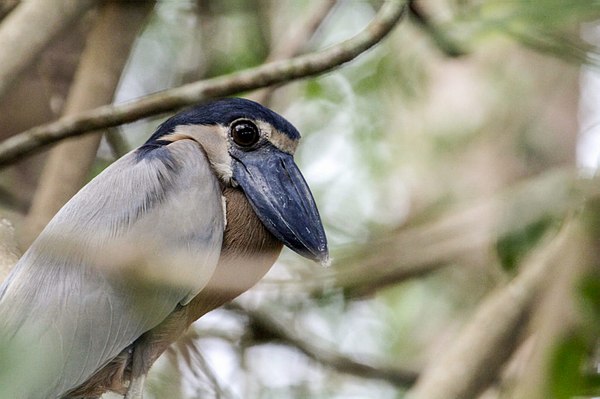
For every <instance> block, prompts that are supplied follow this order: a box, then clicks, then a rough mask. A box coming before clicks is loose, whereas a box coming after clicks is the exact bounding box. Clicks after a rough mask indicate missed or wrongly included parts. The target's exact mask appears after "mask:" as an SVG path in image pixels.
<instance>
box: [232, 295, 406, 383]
mask: <svg viewBox="0 0 600 399" xmlns="http://www.w3.org/2000/svg"><path fill="white" fill-rule="evenodd" d="M228 308H230V309H233V310H237V311H241V312H242V313H244V314H245V315H246V316H248V318H249V321H250V325H251V326H253V327H254V329H259V330H261V332H263V333H264V332H267V333H268V335H269V337H270V338H271V339H273V340H278V341H281V342H283V343H285V344H287V345H290V346H292V347H294V348H296V349H298V350H299V351H300V352H302V353H304V354H305V355H306V356H308V357H309V358H311V359H313V360H315V361H316V362H319V363H321V364H323V365H325V366H327V367H330V368H332V369H334V370H336V371H338V372H340V373H346V374H352V375H355V376H358V377H362V378H373V379H379V380H384V381H387V382H389V383H391V384H393V385H396V386H399V387H404V388H406V387H407V386H410V385H412V384H413V383H414V382H415V380H416V379H417V373H416V372H414V371H411V370H403V369H400V368H398V367H390V366H385V365H381V364H373V363H371V364H368V363H366V362H360V361H357V360H354V359H351V358H349V357H347V356H344V355H342V354H340V353H337V352H334V351H331V350H329V349H326V348H325V347H323V346H317V345H315V344H313V343H312V341H311V340H309V339H307V338H306V337H304V338H302V337H301V336H300V334H297V333H296V332H295V331H294V330H293V329H292V328H290V327H288V326H289V325H290V323H284V322H282V321H280V320H279V319H278V318H275V317H273V316H271V315H270V314H269V313H268V312H265V311H262V310H258V309H250V308H247V307H244V306H243V305H241V304H240V303H239V302H233V303H231V304H229V305H228ZM313 341H314V340H313Z"/></svg>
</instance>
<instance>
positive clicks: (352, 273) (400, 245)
mask: <svg viewBox="0 0 600 399" xmlns="http://www.w3.org/2000/svg"><path fill="white" fill-rule="evenodd" d="M597 186H598V182H597V181H593V180H587V179H579V178H578V177H577V175H576V173H575V171H573V170H571V169H566V170H553V171H550V172H547V173H544V174H542V175H541V176H536V177H534V178H532V179H529V180H527V181H524V182H522V183H520V184H519V185H517V186H515V187H512V188H510V189H509V190H507V191H505V192H501V193H499V194H498V195H496V196H494V197H491V198H485V199H482V200H479V201H474V202H469V203H468V204H466V205H465V206H461V208H460V209H456V210H453V211H448V212H446V213H445V214H443V215H441V216H440V217H439V218H437V219H435V220H433V221H430V222H427V223H422V224H418V225H412V226H407V227H404V228H402V229H400V230H398V231H395V232H391V233H389V234H386V235H384V236H382V237H375V238H373V239H371V240H369V241H368V242H367V244H365V245H364V246H361V247H358V248H348V249H347V250H346V251H341V252H342V253H341V254H340V255H339V256H337V257H336V259H335V262H334V267H332V268H330V269H326V270H323V271H321V272H319V274H318V275H317V276H316V277H315V279H314V280H313V279H309V280H308V281H307V280H303V281H302V283H301V287H302V290H303V291H307V290H308V291H309V292H311V295H313V296H316V297H319V296H323V295H324V294H325V293H326V292H328V291H330V289H331V287H332V286H333V287H336V288H337V289H342V290H343V291H344V293H345V294H346V297H351V298H359V297H364V296H368V295H371V294H372V293H373V292H376V291H377V290H380V289H384V288H386V287H390V286H393V285H395V284H398V283H400V282H402V281H405V280H408V279H412V278H418V277H421V276H423V275H426V274H429V273H431V272H434V271H436V270H439V269H441V268H443V267H445V266H448V265H451V264H455V263H457V262H459V263H460V262H461V261H462V260H464V259H465V258H468V257H470V256H473V254H477V253H480V254H482V253H488V252H489V251H490V248H491V247H493V245H494V244H495V242H496V240H497V238H498V237H499V236H503V235H507V234H511V233H513V232H515V231H519V230H521V229H523V228H525V227H526V226H528V225H530V224H532V223H535V222H536V221H539V220H540V219H542V218H556V219H557V220H558V219H561V218H563V217H564V216H565V214H566V213H567V212H568V211H569V210H572V209H574V208H575V207H577V206H579V205H581V203H582V202H583V198H585V197H586V195H592V194H595V193H596V191H597ZM507 215H514V216H512V217H510V218H509V217H507ZM354 247H356V245H355V246H354ZM324 282H325V283H324Z"/></svg>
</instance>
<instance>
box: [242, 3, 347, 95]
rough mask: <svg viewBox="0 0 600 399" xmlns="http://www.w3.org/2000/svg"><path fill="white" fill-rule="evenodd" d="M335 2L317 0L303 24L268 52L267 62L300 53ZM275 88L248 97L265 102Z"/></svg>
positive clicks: (265, 89) (268, 88)
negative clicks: (315, 5)
mask: <svg viewBox="0 0 600 399" xmlns="http://www.w3.org/2000/svg"><path fill="white" fill-rule="evenodd" d="M336 4H337V0H325V1H321V2H319V3H318V5H317V7H316V9H315V10H313V11H312V12H311V13H310V16H309V18H308V19H307V20H305V21H304V23H303V24H301V25H300V26H299V27H298V28H297V29H296V30H295V31H294V32H293V33H291V34H289V35H286V37H285V38H283V39H282V40H280V41H279V43H277V45H276V47H275V48H274V49H273V50H272V51H271V54H269V57H268V58H267V62H273V61H279V60H285V59H287V58H292V57H295V56H297V55H298V54H301V53H302V52H303V50H304V49H305V48H306V45H307V44H308V42H309V41H310V39H311V38H312V37H313V35H314V34H315V32H316V31H317V30H318V29H319V27H320V26H321V24H322V23H323V21H324V20H325V18H326V17H327V16H328V15H329V13H330V12H331V10H332V9H333V8H334V6H335V5H336ZM275 89H276V87H275V86H270V87H267V88H264V89H262V90H259V91H257V92H254V93H253V94H252V95H251V96H249V98H251V99H252V100H254V101H256V102H259V103H261V104H267V103H268V101H269V98H270V97H271V95H272V94H273V91H274V90H275Z"/></svg>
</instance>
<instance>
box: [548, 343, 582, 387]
mask: <svg viewBox="0 0 600 399" xmlns="http://www.w3.org/2000/svg"><path fill="white" fill-rule="evenodd" d="M587 358H588V345H587V342H586V340H585V339H583V337H581V336H580V335H577V334H573V335H572V336H569V337H567V338H565V339H563V341H562V342H561V343H560V344H559V345H557V347H556V348H555V350H554V353H553V355H552V359H551V362H550V368H551V369H550V377H551V379H550V381H549V385H550V386H549V388H550V392H551V393H552V398H555V399H568V398H572V397H573V396H574V395H576V394H578V393H581V392H583V391H584V390H585V388H586V380H585V378H584V376H583V374H582V372H581V371H582V368H583V366H584V365H585V362H586V359H587Z"/></svg>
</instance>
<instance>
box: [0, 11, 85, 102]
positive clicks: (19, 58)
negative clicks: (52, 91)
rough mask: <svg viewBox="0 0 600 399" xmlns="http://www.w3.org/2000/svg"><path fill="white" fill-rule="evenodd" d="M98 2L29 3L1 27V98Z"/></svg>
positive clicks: (8, 18) (10, 16)
mask: <svg viewBox="0 0 600 399" xmlns="http://www.w3.org/2000/svg"><path fill="white" fill-rule="evenodd" d="M95 3H96V0H55V1H48V0H28V1H23V2H21V3H20V4H19V5H18V6H17V7H16V8H15V9H14V10H13V11H12V12H11V13H10V14H8V15H7V16H6V18H4V20H2V23H1V24H0V59H1V60H2V62H1V63H0V98H2V97H3V96H4V94H6V92H7V90H8V89H9V88H10V87H11V85H12V84H13V83H15V82H16V81H17V79H18V77H19V75H20V74H21V72H23V71H24V70H25V68H27V66H29V65H30V64H31V63H32V62H33V61H34V60H35V59H36V57H37V56H38V54H39V53H40V52H41V51H42V50H43V49H44V48H45V47H46V46H47V45H48V43H49V42H50V41H52V39H53V38H54V37H55V36H56V35H58V34H59V33H60V32H61V31H62V30H63V29H65V28H66V27H68V26H69V25H70V24H71V22H73V21H74V20H75V19H77V18H78V17H79V16H81V15H82V14H83V13H84V12H85V11H87V10H88V9H90V8H91V7H92V6H93V5H94V4H95Z"/></svg>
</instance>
